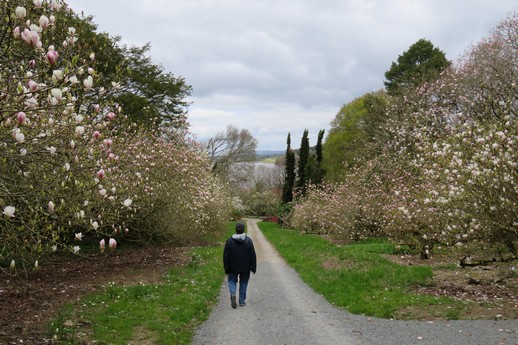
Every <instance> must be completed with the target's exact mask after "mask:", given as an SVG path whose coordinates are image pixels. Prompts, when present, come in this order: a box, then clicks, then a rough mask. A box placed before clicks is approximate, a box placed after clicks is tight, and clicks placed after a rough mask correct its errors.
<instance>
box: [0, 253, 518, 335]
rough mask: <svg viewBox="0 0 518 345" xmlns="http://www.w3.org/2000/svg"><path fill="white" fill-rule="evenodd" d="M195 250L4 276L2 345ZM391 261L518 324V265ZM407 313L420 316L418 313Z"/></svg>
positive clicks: (439, 290) (156, 273)
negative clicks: (429, 272)
mask: <svg viewBox="0 0 518 345" xmlns="http://www.w3.org/2000/svg"><path fill="white" fill-rule="evenodd" d="M189 249H190V248H174V247H147V248H135V249H132V250H126V251H119V250H118V251H116V252H113V253H111V254H110V255H97V256H96V257H93V258H92V257H90V258H84V257H83V258H81V257H77V258H75V259H73V260H72V261H69V260H70V258H68V259H67V260H65V259H64V258H61V259H54V260H52V261H49V262H46V263H45V264H44V265H42V266H41V267H40V268H39V269H38V270H36V271H33V272H30V273H29V274H28V275H27V276H23V277H20V276H11V275H9V274H6V273H5V272H2V271H0V311H1V312H0V344H1V345H11V344H21V343H22V341H23V343H24V344H41V343H43V342H42V339H45V338H46V337H47V329H46V325H47V324H48V323H49V322H50V321H51V320H52V319H53V318H55V317H56V316H57V315H58V313H59V310H60V309H61V308H62V307H63V306H64V305H65V304H66V303H74V302H75V301H77V300H78V299H79V298H81V297H82V296H84V295H86V294H88V293H91V292H95V291H100V290H102V289H104V288H105V287H106V286H107V285H108V284H117V285H133V284H139V283H157V282H159V281H160V278H161V277H162V275H163V274H164V273H166V272H167V271H168V270H169V269H170V268H172V267H174V266H178V265H183V264H186V263H187V262H188V261H189V260H190V259H189V257H188V255H187V253H188V251H189ZM390 258H391V259H392V260H394V261H397V262H399V263H401V264H405V265H409V264H411V265H431V266H432V267H434V269H435V270H434V272H435V276H434V281H433V282H431V283H430V284H429V285H428V286H426V287H419V288H417V289H416V290H418V292H420V293H428V294H433V295H448V296H451V297H453V298H455V299H458V300H462V301H472V302H476V303H471V304H470V306H471V307H469V309H467V310H465V311H464V312H463V313H462V315H461V316H462V317H464V318H470V319H500V318H502V319H518V274H516V273H514V272H515V271H513V267H515V266H518V264H517V263H516V262H514V264H513V263H507V264H493V265H490V266H479V267H464V268H461V267H455V265H452V261H451V260H447V259H446V258H440V257H438V258H432V259H431V260H421V259H419V258H418V257H414V256H409V255H405V256H392V257H390ZM513 265H514V266H513ZM516 270H518V267H516ZM404 312H405V311H403V313H404ZM407 312H411V313H412V314H413V315H417V314H416V311H415V310H413V311H407ZM423 312H424V313H426V314H423V315H422V319H426V318H427V317H429V316H430V315H429V313H430V310H429V309H428V310H425V311H423ZM418 318H421V317H419V316H418Z"/></svg>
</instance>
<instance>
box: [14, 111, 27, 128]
mask: <svg viewBox="0 0 518 345" xmlns="http://www.w3.org/2000/svg"><path fill="white" fill-rule="evenodd" d="M26 118H27V116H26V115H25V113H24V112H23V111H20V112H18V113H16V119H17V120H18V123H19V124H20V125H21V124H22V123H24V122H25V119H26Z"/></svg>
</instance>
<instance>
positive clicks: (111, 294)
mask: <svg viewBox="0 0 518 345" xmlns="http://www.w3.org/2000/svg"><path fill="white" fill-rule="evenodd" d="M234 226H235V225H234V223H233V224H229V227H228V230H229V232H231V231H233V229H234ZM222 256H223V246H222V245H214V246H207V247H200V248H196V249H194V250H192V252H191V253H190V261H189V263H188V264H187V265H185V266H181V267H176V268H173V269H171V270H170V271H169V272H168V273H167V274H166V275H165V276H164V277H163V282H161V283H160V284H149V285H143V284H140V285H135V286H126V287H121V286H115V285H113V284H112V285H109V286H108V287H107V288H106V289H105V290H104V291H103V292H102V293H96V294H90V295H88V296H86V297H84V298H82V299H81V300H80V301H78V302H77V303H74V304H68V305H67V306H66V307H65V308H64V309H63V311H62V312H61V313H60V315H59V316H58V317H57V318H56V319H55V320H54V321H53V322H52V323H51V324H50V325H49V332H50V334H51V337H52V338H53V339H54V341H55V342H56V343H59V344H83V343H85V341H88V343H90V341H93V340H95V341H96V344H121V345H122V344H131V343H143V342H144V343H146V344H151V343H152V344H164V345H166V344H190V343H191V341H192V337H193V335H194V330H195V329H196V327H197V326H198V325H199V324H200V323H202V322H203V321H205V320H206V319H207V318H208V316H209V314H210V312H211V310H212V307H213V305H214V303H215V302H216V299H217V296H218V295H219V291H220V287H221V283H222V280H223V269H222V261H221V260H222V259H221V258H222Z"/></svg>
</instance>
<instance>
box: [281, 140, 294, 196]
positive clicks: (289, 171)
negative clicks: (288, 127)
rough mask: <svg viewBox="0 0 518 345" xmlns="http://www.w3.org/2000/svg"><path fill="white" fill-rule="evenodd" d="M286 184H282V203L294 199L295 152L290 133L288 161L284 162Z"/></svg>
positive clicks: (287, 151)
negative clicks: (292, 147)
mask: <svg viewBox="0 0 518 345" xmlns="http://www.w3.org/2000/svg"><path fill="white" fill-rule="evenodd" d="M284 164H285V165H284V168H285V173H284V185H283V186H282V203H283V204H286V203H288V202H290V201H293V186H294V184H295V152H293V150H292V149H291V135H290V133H288V140H287V148H286V161H285V163H284Z"/></svg>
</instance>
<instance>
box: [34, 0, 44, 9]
mask: <svg viewBox="0 0 518 345" xmlns="http://www.w3.org/2000/svg"><path fill="white" fill-rule="evenodd" d="M33 3H34V7H36V8H41V7H42V6H43V1H42V0H34V1H33Z"/></svg>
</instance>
